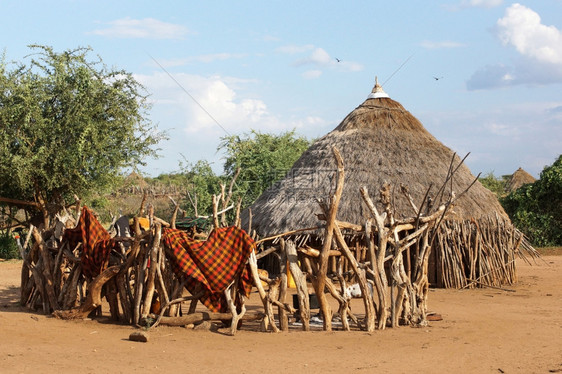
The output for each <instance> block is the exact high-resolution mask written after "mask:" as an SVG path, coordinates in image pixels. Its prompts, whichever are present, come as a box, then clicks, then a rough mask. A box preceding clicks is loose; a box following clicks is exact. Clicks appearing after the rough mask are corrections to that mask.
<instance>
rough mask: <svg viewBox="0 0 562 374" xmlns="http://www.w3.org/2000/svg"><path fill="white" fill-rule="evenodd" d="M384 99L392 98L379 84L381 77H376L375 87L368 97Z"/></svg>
mask: <svg viewBox="0 0 562 374" xmlns="http://www.w3.org/2000/svg"><path fill="white" fill-rule="evenodd" d="M384 97H386V98H390V96H388V94H387V93H386V92H384V90H383V89H382V86H381V85H380V84H379V77H377V76H375V87H373V90H372V91H371V93H370V94H369V96H367V99H381V98H384Z"/></svg>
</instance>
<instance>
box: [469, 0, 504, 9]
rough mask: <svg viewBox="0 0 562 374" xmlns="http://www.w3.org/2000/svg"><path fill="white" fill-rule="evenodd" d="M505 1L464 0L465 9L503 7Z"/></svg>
mask: <svg viewBox="0 0 562 374" xmlns="http://www.w3.org/2000/svg"><path fill="white" fill-rule="evenodd" d="M502 3H503V0H464V1H463V2H462V4H461V5H462V6H463V7H477V8H493V7H497V6H500V5H502Z"/></svg>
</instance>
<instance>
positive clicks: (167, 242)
mask: <svg viewBox="0 0 562 374" xmlns="http://www.w3.org/2000/svg"><path fill="white" fill-rule="evenodd" d="M162 243H163V244H164V248H165V250H166V254H167V255H168V259H169V260H170V262H171V264H172V269H173V271H174V273H175V274H176V275H177V276H178V277H180V278H183V277H185V278H186V280H187V282H186V288H187V290H188V291H189V292H190V293H191V294H196V293H197V292H198V289H199V286H202V287H201V290H202V291H203V292H204V295H203V296H202V297H201V298H200V300H201V302H202V303H203V304H204V305H205V306H206V307H207V308H209V310H211V311H213V312H226V311H227V310H228V305H227V303H226V298H225V296H224V291H225V290H226V288H227V287H228V285H229V284H231V283H232V282H233V281H234V280H235V279H237V278H238V277H240V278H239V279H240V281H239V283H238V292H239V293H241V294H243V295H245V296H246V297H248V296H249V295H250V292H251V291H252V285H253V281H252V278H251V273H250V269H249V265H246V262H247V260H248V258H249V257H250V253H251V252H252V250H253V248H254V244H255V243H254V241H253V240H252V238H250V237H249V236H248V234H246V232H245V231H244V230H242V229H239V228H238V227H235V226H231V227H222V228H218V229H215V230H213V231H212V232H211V233H210V234H209V237H208V238H207V240H205V241H199V240H193V239H192V238H190V237H189V235H188V234H187V233H186V232H185V231H182V230H177V229H164V232H163V233H162ZM199 292H200V291H199ZM238 303H239V300H238Z"/></svg>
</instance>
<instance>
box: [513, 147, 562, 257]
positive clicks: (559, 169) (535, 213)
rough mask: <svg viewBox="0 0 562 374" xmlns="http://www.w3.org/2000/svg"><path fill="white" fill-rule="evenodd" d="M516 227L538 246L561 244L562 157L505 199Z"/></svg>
mask: <svg viewBox="0 0 562 374" xmlns="http://www.w3.org/2000/svg"><path fill="white" fill-rule="evenodd" d="M502 205H503V207H504V209H505V210H506V212H507V214H509V216H510V218H511V220H512V222H513V224H514V225H515V226H516V227H517V228H518V229H519V230H521V231H522V232H523V233H525V235H527V236H528V237H529V238H530V240H531V242H532V243H533V244H534V245H537V246H555V245H562V155H560V156H559V157H558V159H557V160H556V161H555V162H554V163H553V164H552V165H551V166H548V167H546V168H544V170H543V171H542V172H541V175H540V179H539V180H537V181H536V182H535V183H533V184H528V185H525V186H523V187H521V188H519V189H518V190H516V191H514V192H512V193H511V194H509V195H508V196H506V197H505V198H503V199H502Z"/></svg>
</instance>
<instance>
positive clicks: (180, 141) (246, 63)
mask: <svg viewBox="0 0 562 374" xmlns="http://www.w3.org/2000/svg"><path fill="white" fill-rule="evenodd" d="M0 34H1V35H2V36H3V38H2V42H1V44H0V49H3V50H4V53H5V55H6V59H7V60H8V61H10V60H14V61H24V57H25V56H26V55H28V54H29V53H30V50H29V48H28V47H27V46H28V45H30V44H41V45H48V46H52V47H53V48H54V49H55V50H57V51H63V50H67V49H72V48H76V47H79V46H91V47H92V48H93V51H94V52H95V53H96V54H98V55H100V56H101V58H102V59H103V60H104V62H105V63H106V64H107V65H109V66H113V67H115V68H119V69H125V70H127V71H129V72H131V73H133V74H134V75H135V77H136V78H137V80H139V81H140V82H142V83H143V84H144V85H145V87H146V89H147V91H148V93H149V94H150V95H151V101H152V103H153V107H152V110H151V112H150V119H151V120H152V121H153V122H154V123H155V124H157V125H158V127H159V128H160V129H161V130H165V131H167V132H168V135H169V137H170V139H169V140H167V141H164V142H162V143H161V144H160V148H161V151H160V154H161V158H159V159H157V160H153V159H149V160H147V166H146V167H143V168H141V170H142V171H143V172H145V173H146V174H147V175H151V176H157V175H158V174H160V173H168V172H174V171H177V170H179V164H180V161H182V162H184V161H189V162H195V161H197V160H199V159H206V160H209V161H211V162H212V163H213V165H214V168H215V170H216V171H218V172H220V171H221V170H222V155H221V154H220V153H217V146H218V144H219V142H220V138H221V137H222V136H225V135H228V134H243V133H248V132H249V131H250V130H251V129H255V130H260V131H262V132H273V133H280V132H283V131H287V130H292V129H295V130H296V132H297V133H298V134H300V135H304V136H306V137H309V138H316V137H320V136H322V135H324V134H326V133H328V132H329V131H331V130H332V129H333V128H335V127H336V126H337V125H338V124H339V123H340V121H341V120H342V119H343V118H344V117H345V116H346V115H347V114H348V113H349V112H351V111H352V110H353V109H355V108H356V107H357V106H358V105H360V104H361V103H362V102H363V101H364V100H365V99H366V97H367V95H368V94H369V92H370V91H371V89H372V87H373V84H374V80H375V76H378V79H379V82H380V83H383V87H384V89H385V91H386V92H387V93H388V94H389V95H390V97H392V98H393V99H395V100H397V101H399V102H400V103H401V104H402V105H403V106H404V107H405V108H406V109H407V110H409V111H410V112H411V113H412V114H413V115H414V116H416V117H417V118H418V119H419V120H420V121H421V122H422V123H423V124H424V126H425V127H426V128H427V129H428V130H429V131H430V132H431V133H432V134H433V135H434V136H435V137H436V138H437V139H439V140H440V141H441V142H443V143H444V144H445V145H447V146H448V147H450V148H451V149H453V150H454V151H456V152H457V153H459V154H460V155H461V156H464V155H465V154H466V153H467V152H470V156H469V157H468V159H467V161H466V162H467V164H468V166H469V167H470V169H471V170H472V172H473V174H477V173H479V172H482V173H483V174H487V173H489V172H493V173H494V174H495V175H496V176H499V175H503V174H511V173H513V172H514V171H515V170H516V169H517V168H518V167H523V168H524V169H525V170H527V171H528V172H530V173H531V174H532V175H534V176H535V177H538V175H539V173H540V171H541V170H542V169H543V168H544V167H545V166H547V165H551V164H552V163H553V162H554V160H555V159H556V158H557V157H558V155H560V154H561V153H562V0H548V1H521V2H519V3H514V2H509V1H502V0H456V1H424V2H421V1H420V2H418V1H416V2H390V1H373V0H371V1H347V2H343V1H331V0H327V1H326V0H325V1H302V0H299V1H292V0H284V1H262V2H258V1H236V2H234V1H167V2H155V1H119V2H116V1H103V0H102V1H96V2H94V1H85V0H74V1H50V2H45V1H19V0H18V1H11V0H0ZM338 60H340V61H338ZM434 77H438V78H441V77H442V78H441V79H439V80H435V79H434ZM202 108H203V109H202Z"/></svg>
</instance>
